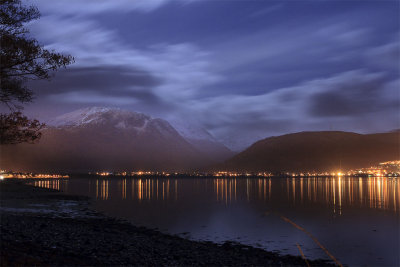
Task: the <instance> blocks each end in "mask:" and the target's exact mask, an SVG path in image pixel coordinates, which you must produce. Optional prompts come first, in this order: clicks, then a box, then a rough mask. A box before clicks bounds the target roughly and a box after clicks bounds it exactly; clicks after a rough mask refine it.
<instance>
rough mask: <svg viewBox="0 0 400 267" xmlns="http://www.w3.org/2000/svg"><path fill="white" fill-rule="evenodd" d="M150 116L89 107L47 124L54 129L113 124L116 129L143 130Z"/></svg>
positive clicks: (114, 109) (116, 109)
mask: <svg viewBox="0 0 400 267" xmlns="http://www.w3.org/2000/svg"><path fill="white" fill-rule="evenodd" d="M150 120H152V118H151V117H150V116H147V115H145V114H143V113H138V112H130V111H126V110H121V109H119V108H108V107H89V108H83V109H78V110H75V111H72V112H70V113H67V114H64V115H61V116H59V117H57V118H55V119H54V120H51V121H49V122H48V124H49V125H51V126H55V127H64V126H70V127H78V126H82V125H85V124H100V123H113V124H114V126H115V127H116V128H122V129H124V128H131V127H136V128H144V127H145V126H146V125H147V123H148V121H150Z"/></svg>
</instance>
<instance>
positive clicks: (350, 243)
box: [34, 176, 400, 266]
mask: <svg viewBox="0 0 400 267" xmlns="http://www.w3.org/2000/svg"><path fill="white" fill-rule="evenodd" d="M34 185H36V186H39V187H46V188H54V189H59V190H61V191H63V192H64V193H66V194H74V195H87V196H90V197H92V199H93V201H92V203H93V208H95V209H96V210H99V211H101V212H103V213H105V214H107V215H110V216H114V217H119V218H125V219H128V220H129V221H131V222H132V223H133V224H135V225H138V226H145V227H148V228H156V229H158V230H160V231H162V232H165V233H170V234H178V235H180V236H182V237H185V238H189V239H193V240H209V241H213V242H225V241H235V242H239V243H243V244H248V245H252V246H255V247H261V248H264V249H266V250H269V251H276V252H279V253H280V254H292V255H300V251H299V247H300V248H301V250H302V251H303V253H304V255H305V257H306V258H308V259H316V258H322V259H330V257H329V256H328V254H327V253H326V251H328V252H329V253H330V254H332V255H333V256H334V257H335V258H336V259H337V260H338V261H339V262H341V263H342V264H347V265H351V266H400V258H399V257H400V256H399V255H400V253H399V252H400V181H399V180H398V178H386V177H369V178H365V177H363V178H354V177H337V176H336V177H312V178H236V179H235V178H222V179H216V178H147V179H139V178H121V177H105V178H93V177H79V178H78V177H73V176H72V177H71V178H69V179H52V180H37V181H34ZM321 246H323V247H324V248H325V250H326V251H325V250H324V249H322V248H321Z"/></svg>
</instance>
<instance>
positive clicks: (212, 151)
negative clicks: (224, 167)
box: [170, 120, 235, 162]
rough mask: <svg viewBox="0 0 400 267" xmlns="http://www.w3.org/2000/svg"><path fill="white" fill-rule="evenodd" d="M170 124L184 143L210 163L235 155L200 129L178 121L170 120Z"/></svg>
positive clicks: (204, 130)
mask: <svg viewBox="0 0 400 267" xmlns="http://www.w3.org/2000/svg"><path fill="white" fill-rule="evenodd" d="M170 123H171V124H172V126H173V127H174V128H175V129H176V130H177V131H178V133H179V134H180V135H181V136H182V137H183V138H185V139H186V141H188V142H189V143H190V144H191V145H193V146H194V147H195V148H196V149H197V150H199V151H200V152H202V153H203V154H205V155H207V157H208V158H209V160H211V161H215V162H223V161H224V160H227V159H228V158H230V157H232V156H233V155H234V154H235V152H233V151H231V150H230V149H229V148H227V147H226V146H225V145H223V144H222V143H220V142H218V141H217V140H216V139H215V138H214V137H213V136H212V135H211V134H210V133H209V132H208V131H207V130H206V129H204V128H202V127H199V126H196V125H194V124H191V123H188V122H186V121H180V120H172V121H170Z"/></svg>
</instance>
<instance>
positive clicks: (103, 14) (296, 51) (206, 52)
mask: <svg viewBox="0 0 400 267" xmlns="http://www.w3.org/2000/svg"><path fill="white" fill-rule="evenodd" d="M27 3H33V4H35V5H36V6H38V8H39V10H40V12H41V14H42V17H41V19H40V20H38V21H35V22H33V23H31V24H30V25H29V28H30V30H31V34H32V36H34V37H35V38H36V39H38V40H39V41H40V42H41V43H42V44H43V45H45V47H46V48H48V49H55V50H56V51H59V52H65V53H69V54H71V55H73V56H74V57H75V59H76V63H75V64H73V65H71V66H69V67H68V68H67V69H66V70H61V71H59V72H57V73H56V76H55V77H54V79H53V80H52V81H51V82H47V81H36V82H32V83H31V84H30V86H31V87H32V88H34V91H35V93H36V97H37V98H36V100H35V102H34V103H32V104H30V105H28V106H27V107H26V108H25V110H26V111H27V113H28V114H29V115H31V116H36V117H38V118H40V119H42V120H48V119H50V118H53V117H54V116H56V115H60V114H62V113H65V112H69V111H73V110H75V109H78V108H82V107H87V106H111V107H120V108H122V109H129V110H132V111H139V112H144V113H147V114H150V115H152V116H155V117H161V118H165V119H170V120H171V119H176V118H179V119H183V120H188V121H190V122H191V123H194V124H198V125H201V126H203V127H204V128H206V129H207V130H208V131H209V132H211V133H212V134H213V135H214V136H215V137H217V138H218V139H219V140H221V141H224V142H225V143H226V144H229V145H231V147H233V148H241V147H243V146H244V145H247V144H249V143H250V142H252V141H255V140H257V139H260V138H265V137H268V136H271V135H280V134H284V133H290V132H297V131H304V130H345V131H355V132H360V133H367V132H383V131H389V130H393V129H397V128H400V126H399V120H400V118H399V117H400V96H399V92H400V90H399V88H400V78H399V71H400V68H399V60H400V48H399V44H400V42H399V41H400V38H399V33H400V26H399V25H400V21H399V10H400V4H399V3H400V2H399V1H385V0H383V1H343V0H341V1H322V0H321V1H224V0H220V1H218V0H214V1H203V0H197V1H195V0H191V1H190V0H186V1H185V0H143V1H140V0H139V1H131V0H123V1H105V0H104V1H71V0H63V1H60V0H57V1H54V0H40V1H39V0H38V1H33V2H27Z"/></svg>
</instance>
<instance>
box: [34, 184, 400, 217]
mask: <svg viewBox="0 0 400 267" xmlns="http://www.w3.org/2000/svg"><path fill="white" fill-rule="evenodd" d="M111 179H113V180H114V181H112V182H116V188H114V190H113V191H109V182H110V180H111ZM189 180H193V179H189ZM199 180H202V181H203V183H205V184H206V186H207V187H208V186H209V184H212V193H213V197H214V199H215V200H216V201H217V202H220V203H225V204H226V205H228V204H230V203H232V202H237V201H238V198H239V199H240V200H239V201H243V199H245V200H246V201H248V202H249V201H251V200H263V201H270V200H271V195H272V193H273V190H274V189H275V188H273V184H274V183H273V181H274V180H279V181H280V184H279V185H282V182H283V184H285V185H286V186H283V187H282V186H279V188H276V190H279V193H280V194H284V195H285V196H286V201H287V203H292V204H293V205H304V204H306V203H308V202H318V203H321V201H323V202H324V203H325V204H328V205H332V211H333V212H334V213H338V214H339V215H340V214H341V213H342V206H343V205H346V206H352V205H356V206H359V207H368V208H373V209H383V210H391V211H394V212H396V213H397V212H398V207H399V205H400V197H399V193H400V183H399V182H398V181H397V179H393V178H385V177H370V178H342V177H331V178H318V177H313V178H286V179H282V178H265V179H258V178H255V179H252V178H247V179H240V178H239V179H232V178H226V179H199ZM282 180H283V181H282ZM93 181H95V182H94V183H95V186H94V188H93V187H92V184H93ZM68 182H69V181H68V180H63V179H53V180H38V181H34V185H35V186H38V187H45V188H51V189H57V190H60V189H61V190H62V191H67V190H68V189H67V186H68ZM183 182H184V180H183V179H119V178H108V179H92V180H90V182H89V192H90V191H94V192H95V193H96V194H95V198H96V199H97V200H108V199H109V198H110V199H112V198H121V199H124V200H137V201H142V200H165V201H170V200H175V201H178V200H179V196H180V194H179V189H180V186H182V183H183ZM60 183H61V188H60ZM114 186H115V185H114ZM115 189H116V190H115ZM282 189H283V191H284V192H282Z"/></svg>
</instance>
